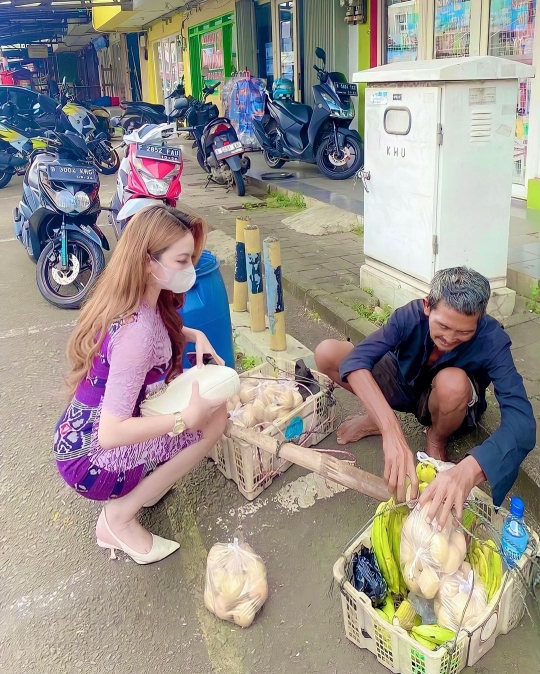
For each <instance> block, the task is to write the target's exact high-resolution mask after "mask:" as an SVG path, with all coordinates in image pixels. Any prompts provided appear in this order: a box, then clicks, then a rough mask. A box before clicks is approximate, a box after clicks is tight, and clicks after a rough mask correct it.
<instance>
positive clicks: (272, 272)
mask: <svg viewBox="0 0 540 674" xmlns="http://www.w3.org/2000/svg"><path fill="white" fill-rule="evenodd" d="M263 258H264V276H265V281H266V313H267V314H268V326H269V328H270V348H271V349H272V351H285V350H286V349H287V334H286V332H285V306H284V303H283V286H282V284H281V248H280V245H279V240H278V239H276V238H275V237H273V236H269V237H268V238H267V239H265V240H264V241H263Z"/></svg>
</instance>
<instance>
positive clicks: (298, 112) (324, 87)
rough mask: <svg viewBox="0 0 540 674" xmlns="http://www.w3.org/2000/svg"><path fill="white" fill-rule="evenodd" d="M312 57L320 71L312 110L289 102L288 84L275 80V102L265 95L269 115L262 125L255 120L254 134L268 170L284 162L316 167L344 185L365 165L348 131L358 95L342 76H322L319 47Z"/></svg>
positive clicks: (323, 56) (359, 147)
mask: <svg viewBox="0 0 540 674" xmlns="http://www.w3.org/2000/svg"><path fill="white" fill-rule="evenodd" d="M315 55H316V56H317V58H319V59H320V60H321V61H322V62H323V67H322V68H320V67H319V66H317V65H314V66H313V68H314V69H315V70H316V71H317V77H318V79H319V82H320V84H315V85H314V86H313V99H314V102H315V105H314V107H313V108H311V107H310V106H309V105H304V104H302V103H297V102H295V101H293V100H291V99H292V93H293V92H294V86H293V84H292V82H289V81H288V80H277V81H276V82H274V87H273V89H274V96H273V97H272V96H271V94H270V92H268V91H266V92H265V93H266V108H267V110H268V113H269V114H267V115H265V116H264V117H262V119H259V118H257V117H254V118H253V120H252V123H253V130H254V132H255V136H256V137H257V140H258V141H259V143H260V145H261V147H262V150H263V154H264V158H265V161H266V163H267V164H268V166H269V167H270V168H274V169H279V168H281V167H282V166H283V165H284V164H285V162H287V161H304V162H307V163H310V164H315V163H316V164H317V166H318V168H319V170H320V172H321V173H323V174H324V175H325V176H327V177H328V178H331V179H332V180H345V179H346V178H350V177H352V176H353V175H355V174H356V173H357V172H358V170H359V169H360V168H361V167H362V166H363V163H364V144H363V141H362V138H361V137H360V134H359V133H358V131H355V130H354V129H350V128H349V127H350V124H351V122H352V120H353V119H354V104H353V102H352V100H351V97H352V96H357V95H358V87H357V85H356V84H351V83H349V82H347V78H346V77H345V75H343V73H338V72H328V71H327V70H326V53H325V51H324V49H321V47H317V49H316V50H315ZM287 85H289V86H287ZM280 88H283V89H284V91H283V92H280Z"/></svg>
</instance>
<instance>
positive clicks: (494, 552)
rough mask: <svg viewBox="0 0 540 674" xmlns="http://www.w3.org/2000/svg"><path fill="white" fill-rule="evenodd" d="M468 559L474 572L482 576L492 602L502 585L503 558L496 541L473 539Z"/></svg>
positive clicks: (489, 599) (488, 597) (488, 598)
mask: <svg viewBox="0 0 540 674" xmlns="http://www.w3.org/2000/svg"><path fill="white" fill-rule="evenodd" d="M466 560H467V561H468V562H469V564H470V565H471V566H472V568H473V570H474V572H475V573H476V574H478V576H479V577H480V578H481V580H482V583H483V584H484V587H485V588H486V594H487V600H488V602H490V601H491V600H492V598H493V597H494V595H495V593H496V592H497V590H498V589H499V587H500V586H501V581H502V574H503V566H502V558H501V555H500V554H499V551H498V549H497V545H496V544H495V542H494V541H491V540H488V541H478V540H472V541H471V543H470V545H469V550H468V553H467V557H466Z"/></svg>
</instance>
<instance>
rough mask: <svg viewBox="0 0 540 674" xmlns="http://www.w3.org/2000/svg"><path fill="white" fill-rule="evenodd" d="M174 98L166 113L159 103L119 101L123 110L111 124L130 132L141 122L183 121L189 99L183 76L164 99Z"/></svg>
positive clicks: (138, 126)
mask: <svg viewBox="0 0 540 674" xmlns="http://www.w3.org/2000/svg"><path fill="white" fill-rule="evenodd" d="M170 98H175V99H176V100H175V102H174V105H173V109H172V112H171V113H170V114H167V113H166V112H165V106H164V105H161V104H160V103H147V102H145V101H120V104H121V105H122V107H124V106H125V112H124V114H123V115H122V116H121V117H113V118H112V119H111V124H112V125H113V126H121V127H122V129H123V130H124V133H131V132H132V131H133V130H134V129H138V128H140V127H141V126H142V125H143V124H171V123H174V122H177V121H178V122H180V121H183V119H184V118H185V113H186V111H187V110H188V108H189V107H190V100H189V98H191V97H189V98H186V96H185V87H184V78H181V79H180V81H179V82H178V84H177V85H176V87H175V89H174V90H173V91H171V93H170V94H169V95H168V96H167V97H166V99H165V100H168V99H170Z"/></svg>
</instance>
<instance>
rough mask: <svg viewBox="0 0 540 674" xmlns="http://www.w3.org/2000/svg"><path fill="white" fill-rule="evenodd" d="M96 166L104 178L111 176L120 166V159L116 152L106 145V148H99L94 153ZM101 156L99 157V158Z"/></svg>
mask: <svg viewBox="0 0 540 674" xmlns="http://www.w3.org/2000/svg"><path fill="white" fill-rule="evenodd" d="M96 155H98V156H96V164H97V166H98V168H99V170H100V171H101V173H103V174H104V175H106V176H111V175H112V174H113V173H116V172H117V171H118V167H119V166H120V157H119V155H118V152H117V151H116V150H114V149H113V148H112V147H111V146H110V145H109V144H108V143H107V145H106V146H103V145H102V146H101V147H99V148H98V149H97V152H96ZM100 155H101V156H100Z"/></svg>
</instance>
